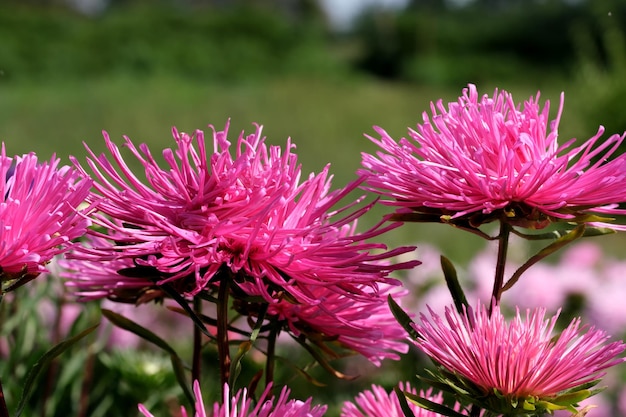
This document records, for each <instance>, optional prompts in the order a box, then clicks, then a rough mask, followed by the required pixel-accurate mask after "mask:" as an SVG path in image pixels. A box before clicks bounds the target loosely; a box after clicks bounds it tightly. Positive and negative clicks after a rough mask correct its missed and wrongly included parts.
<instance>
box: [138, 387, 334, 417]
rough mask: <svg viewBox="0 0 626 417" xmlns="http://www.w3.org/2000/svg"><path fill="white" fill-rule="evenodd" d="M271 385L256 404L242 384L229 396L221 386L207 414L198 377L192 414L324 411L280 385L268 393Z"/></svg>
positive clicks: (257, 416) (246, 416)
mask: <svg viewBox="0 0 626 417" xmlns="http://www.w3.org/2000/svg"><path fill="white" fill-rule="evenodd" d="M271 388H272V386H271V385H268V387H267V388H266V389H265V391H263V393H262V394H261V397H259V399H258V401H257V402H256V405H254V404H253V403H252V399H251V398H250V397H249V396H248V392H247V390H246V389H245V388H244V389H242V390H240V391H237V393H235V395H233V396H232V397H231V395H230V389H229V387H228V386H226V387H225V389H224V401H223V402H222V403H219V402H217V403H215V404H214V405H213V412H212V413H211V414H209V413H208V412H207V411H206V408H205V406H204V403H203V402H202V392H201V391H200V384H198V381H195V382H194V385H193V390H194V394H195V396H196V403H195V409H196V413H195V417H209V416H211V417H321V416H323V415H324V413H325V412H326V406H320V405H315V406H314V405H312V401H313V400H312V399H311V398H309V399H307V400H306V401H300V400H293V399H292V400H290V399H289V392H290V390H289V388H287V387H283V389H282V390H281V392H280V395H279V397H278V398H275V397H270V394H269V393H270V390H271ZM139 411H140V412H141V413H142V414H143V415H144V416H145V417H154V416H153V415H152V414H150V412H149V411H148V410H147V409H146V407H144V406H143V405H142V404H139ZM180 413H181V417H187V416H188V414H187V411H186V410H185V408H184V407H181V409H180Z"/></svg>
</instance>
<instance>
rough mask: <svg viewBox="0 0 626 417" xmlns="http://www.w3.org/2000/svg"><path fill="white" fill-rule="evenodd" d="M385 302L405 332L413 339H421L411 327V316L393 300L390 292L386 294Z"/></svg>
mask: <svg viewBox="0 0 626 417" xmlns="http://www.w3.org/2000/svg"><path fill="white" fill-rule="evenodd" d="M387 302H388V303H389V308H390V309H391V313H392V314H393V316H394V317H395V318H396V320H397V321H398V323H400V325H401V326H402V328H404V330H406V332H407V333H408V334H409V336H411V337H412V338H413V339H414V340H417V339H421V336H420V334H419V333H418V332H417V330H415V328H414V327H413V324H415V323H414V322H413V320H411V317H409V315H408V314H407V313H406V312H405V311H404V310H403V309H402V307H400V306H399V305H398V303H396V302H395V300H394V299H393V298H392V297H391V294H390V295H388V296H387Z"/></svg>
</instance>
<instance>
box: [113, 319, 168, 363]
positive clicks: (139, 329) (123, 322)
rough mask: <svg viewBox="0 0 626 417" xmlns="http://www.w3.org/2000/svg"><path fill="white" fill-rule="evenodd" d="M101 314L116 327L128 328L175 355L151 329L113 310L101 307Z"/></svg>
mask: <svg viewBox="0 0 626 417" xmlns="http://www.w3.org/2000/svg"><path fill="white" fill-rule="evenodd" d="M102 315H103V316H104V317H106V318H107V319H108V320H109V321H110V322H111V323H113V324H114V325H116V326H117V327H119V328H121V329H124V330H128V331H129V332H131V333H134V334H136V335H137V336H139V337H141V338H142V339H145V340H147V341H148V342H150V343H152V344H154V345H156V346H158V347H160V348H161V349H163V350H164V351H166V352H167V353H169V354H170V355H176V351H175V350H174V348H172V347H171V346H170V345H169V344H167V342H166V341H165V340H163V339H161V338H160V337H159V336H157V335H156V334H154V333H153V332H152V331H150V330H148V329H146V328H145V327H143V326H141V325H139V324H138V323H135V322H134V321H132V320H130V319H127V318H126V317H124V316H122V315H120V314H117V313H116V312H114V311H111V310H107V309H105V308H103V309H102Z"/></svg>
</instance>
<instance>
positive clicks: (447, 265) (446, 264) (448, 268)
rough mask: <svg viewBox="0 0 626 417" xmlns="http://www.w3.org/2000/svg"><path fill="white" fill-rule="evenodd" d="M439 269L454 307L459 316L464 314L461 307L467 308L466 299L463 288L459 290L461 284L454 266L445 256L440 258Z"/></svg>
mask: <svg viewBox="0 0 626 417" xmlns="http://www.w3.org/2000/svg"><path fill="white" fill-rule="evenodd" d="M441 269H442V270H443V276H444V278H445V279H446V284H447V285H448V290H450V294H451V295H452V299H453V300H454V306H455V307H456V310H457V311H458V312H459V313H460V314H464V313H463V307H464V306H465V307H467V306H468V304H467V298H465V293H464V292H463V288H461V284H460V283H459V278H458V276H457V273H456V269H455V268H454V265H453V264H452V262H451V261H450V260H449V259H448V258H446V257H445V256H441Z"/></svg>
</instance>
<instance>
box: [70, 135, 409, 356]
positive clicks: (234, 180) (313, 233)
mask: <svg viewBox="0 0 626 417" xmlns="http://www.w3.org/2000/svg"><path fill="white" fill-rule="evenodd" d="M226 135H227V130H225V131H221V132H215V131H214V133H213V153H210V152H209V151H208V150H207V148H206V147H207V145H206V143H205V139H204V133H203V132H202V131H196V132H195V134H194V135H192V136H191V135H187V134H185V133H179V132H177V131H176V130H174V139H175V141H176V148H175V149H174V150H171V149H166V150H165V151H163V157H164V159H165V165H166V166H167V167H166V168H165V167H161V166H160V165H159V164H157V162H156V161H155V159H154V158H153V157H152V156H151V154H150V151H149V149H148V147H147V146H145V145H141V146H140V147H139V148H137V147H135V145H134V144H133V143H132V142H131V141H130V140H129V139H128V138H127V139H126V146H127V147H128V148H129V149H130V151H131V153H132V154H133V155H134V156H135V157H136V158H137V159H138V160H139V162H140V163H141V164H142V165H143V168H144V172H145V177H146V179H145V180H140V179H139V178H138V176H136V175H135V174H134V173H133V171H132V170H131V169H130V167H129V166H128V164H127V163H126V162H125V161H124V159H123V158H122V155H121V152H120V149H119V148H118V147H117V146H116V145H115V144H113V143H112V142H111V141H110V140H109V138H108V137H107V136H106V134H105V142H106V146H107V148H108V150H109V152H110V154H111V157H106V156H105V155H101V156H96V155H94V154H93V153H91V151H90V153H91V158H89V159H88V165H89V167H90V169H91V171H93V178H94V181H95V183H94V190H95V191H94V192H93V193H92V195H91V196H90V199H91V200H93V201H100V205H99V212H98V213H95V214H94V215H93V218H94V220H93V221H94V223H95V224H96V225H97V226H98V228H97V229H95V230H93V231H92V236H90V238H89V239H87V240H86V241H85V246H83V247H81V248H79V249H77V250H76V251H74V252H73V253H72V254H71V255H70V258H71V259H68V260H67V261H65V262H64V264H63V266H64V267H65V268H67V272H66V273H64V275H65V277H66V278H68V281H67V285H68V286H70V287H71V288H72V289H73V290H74V292H75V293H76V294H77V295H78V296H79V297H81V298H83V299H94V298H104V297H107V298H110V299H113V300H117V301H124V302H132V303H141V302H146V301H149V300H152V299H161V298H163V297H164V296H166V295H168V294H170V293H171V290H173V291H176V292H177V293H178V294H181V295H182V296H186V297H191V296H195V295H197V294H199V293H200V292H202V293H203V295H209V296H213V298H214V299H215V298H217V297H215V295H216V294H217V293H218V289H219V288H223V287H222V286H226V287H227V289H228V291H229V295H228V296H229V297H232V298H233V299H234V301H233V303H232V305H233V306H234V307H235V308H236V309H237V310H238V313H240V314H241V315H244V316H248V317H252V316H256V317H258V316H257V313H258V312H259V311H262V310H266V311H267V313H266V315H265V319H266V320H271V321H273V323H274V324H275V323H277V322H279V324H280V325H281V326H283V327H281V329H282V328H286V329H287V330H288V331H290V332H292V334H297V335H298V336H300V335H302V334H304V335H305V336H307V338H308V339H309V340H313V338H315V340H318V341H326V342H335V341H336V342H338V343H339V344H341V345H343V346H344V347H349V348H351V349H353V350H356V351H357V352H362V353H363V354H365V355H366V356H367V357H368V358H370V359H371V360H372V361H374V362H375V363H377V362H378V361H379V359H380V358H382V357H388V356H393V357H397V355H396V354H394V353H389V351H405V350H406V346H404V344H403V343H398V342H396V341H388V340H386V339H387V338H388V337H391V336H393V337H397V338H400V339H403V338H404V333H403V332H402V330H401V329H400V328H399V326H397V325H396V323H395V321H394V320H393V319H392V316H391V314H390V313H389V309H388V307H387V305H386V302H385V296H386V294H387V293H388V292H389V291H391V290H392V289H393V287H396V286H398V285H399V281H397V280H395V279H393V278H391V277H390V276H389V274H390V273H391V272H392V271H395V270H398V269H403V268H409V267H412V266H415V265H417V264H419V262H418V261H414V260H413V261H408V262H401V263H397V264H393V263H391V262H390V259H392V258H393V257H395V256H396V255H399V254H403V253H406V252H409V251H412V250H413V249H414V248H413V247H402V248H398V249H394V250H387V248H386V247H385V245H383V244H378V243H373V242H370V239H371V238H373V237H376V236H378V235H380V234H381V233H384V232H385V231H387V230H389V229H391V228H394V227H397V226H398V225H399V223H395V224H386V223H384V222H381V223H379V224H378V225H376V226H374V227H373V228H371V229H370V230H367V231H365V232H362V233H359V232H357V231H356V221H357V220H358V218H359V217H361V216H362V215H363V214H365V213H366V212H367V211H369V210H370V208H371V207H372V204H373V203H372V204H367V205H360V204H359V203H360V201H359V200H357V201H356V202H353V203H350V204H348V205H347V206H345V207H337V205H338V204H339V203H340V201H341V200H343V199H344V198H346V197H347V196H348V194H350V192H352V191H353V190H355V189H356V188H357V187H358V186H359V184H361V183H362V179H357V180H356V181H354V182H353V183H352V184H350V185H348V186H347V187H345V188H342V189H338V190H335V191H331V184H330V181H331V177H330V175H329V174H328V167H326V168H325V169H324V170H323V171H322V172H321V173H319V174H311V175H310V176H309V177H308V178H307V179H305V180H304V181H301V172H300V166H299V165H298V163H297V157H296V155H295V154H294V153H292V149H293V146H292V145H291V143H290V142H288V143H287V146H286V148H285V150H284V152H283V150H282V149H281V148H280V147H278V146H266V145H265V143H264V138H263V137H262V136H261V128H260V127H257V129H256V131H255V132H254V133H253V134H251V135H249V136H244V135H243V133H242V135H241V136H240V137H239V140H238V142H237V146H236V149H234V150H233V149H231V146H230V143H229V142H228V141H227V140H226ZM233 153H234V155H233ZM75 163H76V164H77V166H79V167H81V166H80V164H78V163H77V162H75ZM81 169H83V168H82V167H81ZM166 286H167V291H165V287H166ZM205 298H210V297H205ZM375 320H378V323H374V321H375ZM387 324H389V326H387V327H385V328H382V327H381V326H383V325H387Z"/></svg>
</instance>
